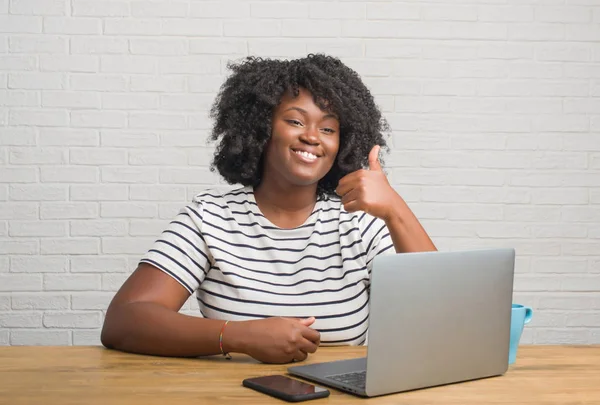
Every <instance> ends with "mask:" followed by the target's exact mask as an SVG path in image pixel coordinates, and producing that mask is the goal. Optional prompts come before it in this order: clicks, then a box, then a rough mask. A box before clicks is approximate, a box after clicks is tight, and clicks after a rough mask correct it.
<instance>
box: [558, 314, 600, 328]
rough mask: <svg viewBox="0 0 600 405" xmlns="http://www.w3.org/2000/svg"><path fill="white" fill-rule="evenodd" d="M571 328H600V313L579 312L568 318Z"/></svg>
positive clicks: (569, 315)
mask: <svg viewBox="0 0 600 405" xmlns="http://www.w3.org/2000/svg"><path fill="white" fill-rule="evenodd" d="M566 325H567V326H569V327H588V328H589V327H600V312H598V311H596V312H587V311H586V312H577V313H574V314H568V316H566Z"/></svg>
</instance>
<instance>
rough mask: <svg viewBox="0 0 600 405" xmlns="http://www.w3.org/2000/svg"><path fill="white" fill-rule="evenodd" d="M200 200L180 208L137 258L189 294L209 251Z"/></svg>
mask: <svg viewBox="0 0 600 405" xmlns="http://www.w3.org/2000/svg"><path fill="white" fill-rule="evenodd" d="M202 214H203V211H202V204H201V203H200V202H199V201H195V202H194V203H193V204H190V205H188V206H186V207H185V208H183V209H182V210H181V211H180V212H179V214H177V216H175V218H174V219H173V220H172V221H171V222H170V223H169V225H168V226H167V228H166V229H165V230H164V231H163V232H162V234H161V235H160V238H159V239H158V240H156V241H155V242H154V244H153V245H152V247H151V249H150V250H149V251H148V252H147V253H146V254H145V255H144V257H143V258H142V259H141V260H140V262H143V263H149V264H151V265H153V266H155V267H157V268H159V269H160V270H162V271H164V272H165V273H167V274H168V275H170V276H171V277H173V278H174V279H175V280H177V281H178V282H179V283H180V284H181V285H183V286H184V287H185V288H186V289H187V290H188V291H189V292H190V294H192V293H193V292H194V291H196V290H197V289H198V287H200V284H201V283H202V281H203V280H204V277H205V276H206V274H207V273H208V270H209V269H210V259H209V257H210V253H209V250H208V246H207V245H206V241H205V240H204V237H203V235H202Z"/></svg>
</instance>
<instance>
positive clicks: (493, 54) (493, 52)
mask: <svg viewBox="0 0 600 405" xmlns="http://www.w3.org/2000/svg"><path fill="white" fill-rule="evenodd" d="M537 46H539V45H536V49H537ZM477 55H478V57H479V58H483V59H532V58H533V55H534V47H533V46H532V45H529V44H526V43H511V44H503V43H499V44H492V43H485V44H483V45H479V46H478V48H477Z"/></svg>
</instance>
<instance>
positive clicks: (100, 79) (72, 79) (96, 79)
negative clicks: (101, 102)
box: [69, 73, 127, 91]
mask: <svg viewBox="0 0 600 405" xmlns="http://www.w3.org/2000/svg"><path fill="white" fill-rule="evenodd" d="M69 84H70V86H69V88H70V89H71V90H92V91H124V90H125V89H126V88H127V81H126V79H125V77H123V76H122V75H101V74H85V73H75V74H71V75H69Z"/></svg>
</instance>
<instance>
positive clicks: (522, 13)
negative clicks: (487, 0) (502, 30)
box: [477, 5, 541, 23]
mask: <svg viewBox="0 0 600 405" xmlns="http://www.w3.org/2000/svg"><path fill="white" fill-rule="evenodd" d="M540 8H541V7H540ZM540 8H536V9H535V11H536V13H537V11H538V10H539V9H540ZM533 16H534V8H533V7H532V6H492V5H486V6H484V7H479V8H478V9H477V17H478V19H479V20H480V21H489V22H508V23H515V22H516V23H523V22H529V21H533Z"/></svg>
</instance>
